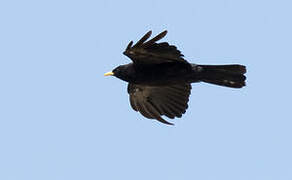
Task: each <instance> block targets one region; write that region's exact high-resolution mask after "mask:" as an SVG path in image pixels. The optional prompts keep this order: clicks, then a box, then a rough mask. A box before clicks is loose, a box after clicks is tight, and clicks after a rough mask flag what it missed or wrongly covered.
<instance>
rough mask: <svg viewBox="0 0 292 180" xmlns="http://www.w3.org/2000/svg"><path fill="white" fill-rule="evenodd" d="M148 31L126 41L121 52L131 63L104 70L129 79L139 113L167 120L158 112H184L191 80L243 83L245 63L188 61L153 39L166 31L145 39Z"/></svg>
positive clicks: (229, 84)
mask: <svg viewBox="0 0 292 180" xmlns="http://www.w3.org/2000/svg"><path fill="white" fill-rule="evenodd" d="M150 35H151V31H149V32H148V33H147V34H145V35H144V36H143V37H142V38H141V39H140V40H139V41H138V42H137V43H136V44H135V45H134V46H132V45H133V42H132V41H131V42H130V43H129V45H128V47H127V48H126V50H125V52H124V54H125V55H126V56H128V57H130V58H131V60H132V61H133V63H130V64H126V65H121V66H118V67H117V68H115V69H114V70H113V71H112V72H109V73H106V74H105V75H114V76H116V77H117V78H119V79H122V80H124V81H126V82H128V83H129V85H128V93H129V94H130V103H131V106H132V108H133V109H134V110H136V111H139V112H140V113H141V114H142V115H143V116H145V117H147V118H149V119H156V120H158V121H160V122H162V123H165V124H171V123H169V122H167V121H165V120H164V119H163V118H162V117H161V116H162V115H165V116H167V117H169V118H175V117H181V116H182V114H183V113H185V111H186V109H187V107H188V105H187V103H188V98H189V95H190V91H191V85H190V84H191V83H194V82H207V83H212V84H216V85H221V86H226V87H232V88H241V87H243V86H245V76H244V73H245V72H246V70H245V66H242V65H238V64H232V65H197V64H191V63H189V62H187V61H186V60H185V59H184V58H183V55H182V54H181V52H180V51H179V50H177V48H176V47H175V46H172V45H169V44H168V43H166V42H162V43H156V41H158V40H160V39H161V38H163V37H164V36H165V35H166V31H164V32H162V33H160V34H159V35H157V36H156V37H154V38H153V39H151V40H149V41H147V42H146V40H147V39H148V38H149V37H150Z"/></svg>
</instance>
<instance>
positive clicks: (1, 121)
mask: <svg viewBox="0 0 292 180" xmlns="http://www.w3.org/2000/svg"><path fill="white" fill-rule="evenodd" d="M291 8H292V2H291V1H289V0H286V1H285V0H278V1H272V0H258V1H254V0H238V1H232V0H194V1H191V0H189V1H186V0H180V1H156V0H147V1H129V0H124V1H113V0H103V1H102V0H98V1H86V0H85V1H56V0H51V1H31V0H28V1H18V0H15V1H1V2H0V24H1V28H0V83H1V88H0V179H1V180H20V179H25V180H65V179H70V180H79V179H89V180H96V179H100V180H104V179H109V180H115V179H122V180H123V179H125V180H126V179H127V180H131V179H133V180H134V179H139V180H149V179H153V180H155V179H166V180H177V179H180V180H192V179H200V180H234V179H239V180H246V179H248V180H259V179H264V180H274V179H277V180H291V179H292V143H291V139H292V131H291V129H292V118H291V100H292V99H291V92H292V88H291V83H292V82H291V66H292V63H291V62H292V52H291V51H292V48H291V47H292V24H291V17H292V11H291ZM150 29H152V30H153V33H154V34H157V33H159V32H161V31H163V30H165V29H167V30H168V32H169V33H168V35H167V36H166V38H165V40H166V41H168V42H170V43H171V44H175V45H176V46H177V47H178V48H179V49H180V50H181V51H182V52H183V54H184V55H185V57H186V59H188V60H189V61H190V62H194V63H201V64H228V63H241V64H244V65H246V66H247V68H248V73H247V76H248V80H247V86H246V87H245V88H243V89H229V88H223V87H217V86H213V85H208V84H193V90H192V95H191V97H190V103H189V109H188V111H187V112H186V114H185V115H184V116H183V117H182V118H180V119H176V120H174V121H171V122H174V123H175V126H173V127H170V126H166V125H163V124H160V123H158V122H156V121H152V120H148V119H145V118H144V117H142V116H141V115H140V114H139V113H136V112H134V111H133V110H132V109H131V108H130V106H129V102H128V94H127V91H126V87H127V84H126V83H125V82H122V81H120V80H118V79H116V78H113V77H104V76H103V73H104V72H107V71H109V70H112V69H113V68H114V67H115V66H117V65H119V64H125V63H129V62H130V60H129V59H128V58H127V57H125V56H124V55H123V54H122V51H123V50H124V49H125V47H126V45H127V44H128V42H129V41H130V40H135V41H136V40H137V39H138V38H140V37H141V36H142V35H143V34H144V33H145V32H147V31H148V30H150Z"/></svg>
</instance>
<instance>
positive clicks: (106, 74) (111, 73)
mask: <svg viewBox="0 0 292 180" xmlns="http://www.w3.org/2000/svg"><path fill="white" fill-rule="evenodd" d="M113 75H114V73H113V72H107V73H105V74H104V76H113Z"/></svg>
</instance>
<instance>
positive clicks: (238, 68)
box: [196, 64, 246, 88]
mask: <svg viewBox="0 0 292 180" xmlns="http://www.w3.org/2000/svg"><path fill="white" fill-rule="evenodd" d="M196 68H200V73H199V79H200V80H201V81H203V82H206V83H211V84H216V85H220V86H226V87H232V88H241V87H243V86H245V79H246V77H245V75H244V74H245V73H246V68H245V66H243V65H238V64H231V65H198V66H197V67H196Z"/></svg>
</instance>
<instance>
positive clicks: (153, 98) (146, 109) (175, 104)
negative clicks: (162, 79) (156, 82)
mask: <svg viewBox="0 0 292 180" xmlns="http://www.w3.org/2000/svg"><path fill="white" fill-rule="evenodd" d="M190 91H191V86H190V84H178V85H172V86H146V85H137V84H133V83H129V85H128V93H129V95H130V104H131V106H132V108H133V109H134V110H135V111H139V112H140V113H141V114H142V115H143V116H144V117H146V118H149V119H156V120H158V121H160V122H162V123H165V124H171V123H169V122H167V121H165V120H164V119H163V118H162V117H161V116H163V115H164V116H167V117H168V118H170V119H173V118H175V117H181V116H182V114H184V113H185V112H186V109H187V108H188V104H187V103H188V98H189V95H190Z"/></svg>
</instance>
